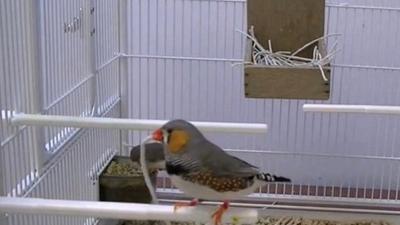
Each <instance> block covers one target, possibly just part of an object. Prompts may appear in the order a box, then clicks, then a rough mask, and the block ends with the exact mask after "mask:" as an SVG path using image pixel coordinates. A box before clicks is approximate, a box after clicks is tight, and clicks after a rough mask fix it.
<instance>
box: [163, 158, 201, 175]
mask: <svg viewBox="0 0 400 225" xmlns="http://www.w3.org/2000/svg"><path fill="white" fill-rule="evenodd" d="M165 164H166V169H167V172H168V174H170V175H183V174H185V175H189V174H195V173H198V172H199V171H200V170H201V168H202V166H201V163H200V162H199V161H198V160H193V159H189V158H167V160H166V163H165Z"/></svg>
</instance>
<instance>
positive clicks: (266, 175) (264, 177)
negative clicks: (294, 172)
mask: <svg viewBox="0 0 400 225" xmlns="http://www.w3.org/2000/svg"><path fill="white" fill-rule="evenodd" d="M257 179H259V180H262V181H265V182H292V181H291V180H290V179H289V178H286V177H278V176H275V175H272V174H269V173H260V174H258V175H257Z"/></svg>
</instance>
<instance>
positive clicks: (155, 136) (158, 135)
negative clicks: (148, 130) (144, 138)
mask: <svg viewBox="0 0 400 225" xmlns="http://www.w3.org/2000/svg"><path fill="white" fill-rule="evenodd" d="M152 137H153V139H154V140H155V141H159V142H162V141H163V139H164V137H163V132H162V130H161V129H157V130H155V131H154V132H153V134H152Z"/></svg>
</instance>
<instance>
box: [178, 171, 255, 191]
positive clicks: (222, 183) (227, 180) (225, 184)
mask: <svg viewBox="0 0 400 225" xmlns="http://www.w3.org/2000/svg"><path fill="white" fill-rule="evenodd" d="M182 179H183V180H185V181H189V182H192V183H196V184H199V185H203V186H207V187H209V188H211V189H213V190H215V191H217V192H237V191H240V190H243V189H246V188H249V187H251V186H252V185H253V184H254V182H255V181H254V177H215V176H213V175H212V174H211V173H208V172H202V173H196V174H190V175H183V176H182Z"/></svg>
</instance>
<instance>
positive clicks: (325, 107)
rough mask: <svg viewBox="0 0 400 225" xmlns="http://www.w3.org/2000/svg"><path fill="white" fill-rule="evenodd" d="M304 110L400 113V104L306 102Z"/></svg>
mask: <svg viewBox="0 0 400 225" xmlns="http://www.w3.org/2000/svg"><path fill="white" fill-rule="evenodd" d="M303 110H304V112H323V113H365V114H387V115H400V107H399V106H377V105H330V104H304V105H303Z"/></svg>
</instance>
